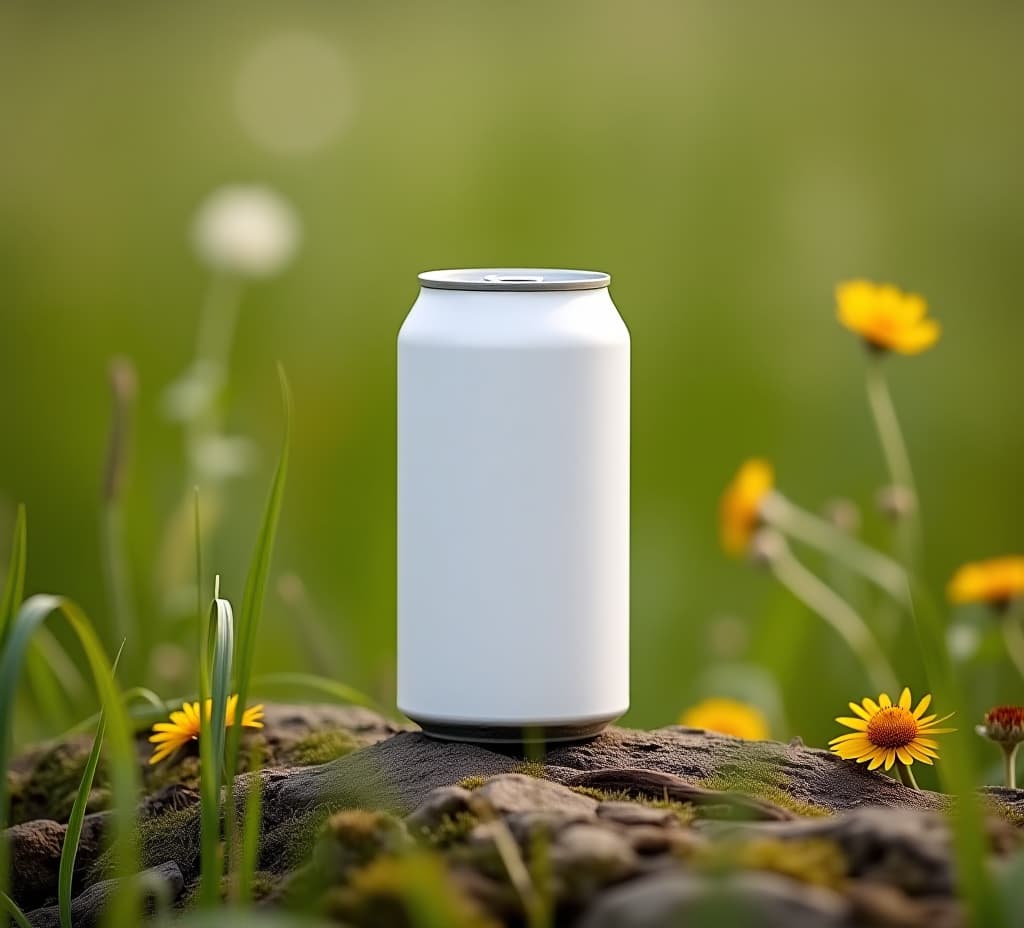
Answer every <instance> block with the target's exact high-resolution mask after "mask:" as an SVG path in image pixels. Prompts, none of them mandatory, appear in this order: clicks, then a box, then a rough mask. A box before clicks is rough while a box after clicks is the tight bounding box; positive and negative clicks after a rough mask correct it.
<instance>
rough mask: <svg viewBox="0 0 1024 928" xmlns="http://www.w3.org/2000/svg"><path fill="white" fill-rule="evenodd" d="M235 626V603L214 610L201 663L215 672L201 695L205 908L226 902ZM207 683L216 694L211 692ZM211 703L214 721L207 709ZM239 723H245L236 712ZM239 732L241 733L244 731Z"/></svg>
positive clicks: (213, 606) (202, 683)
mask: <svg viewBox="0 0 1024 928" xmlns="http://www.w3.org/2000/svg"><path fill="white" fill-rule="evenodd" d="M234 637H235V621H234V614H233V612H232V609H231V603H229V602H228V601H227V600H226V599H220V598H217V599H215V600H214V601H213V603H212V604H211V606H210V621H209V627H208V632H207V637H206V647H205V648H204V649H203V655H202V661H201V663H202V664H204V665H206V666H208V667H210V671H209V677H208V678H207V677H206V676H204V675H202V674H200V681H199V682H200V687H199V689H200V693H199V797H200V858H199V862H200V882H199V904H200V905H201V906H215V905H216V904H217V903H218V902H219V901H220V880H221V876H222V875H223V872H224V870H223V866H222V858H221V856H220V854H219V852H218V850H219V849H218V845H219V843H220V835H221V827H220V821H221V819H220V787H221V783H222V782H223V779H224V772H225V756H224V749H225V744H226V730H227V724H226V723H227V703H228V699H229V697H230V696H231V669H232V663H233V660H234ZM207 679H209V685H210V687H211V689H212V692H207V682H206V681H207ZM208 702H210V704H211V708H210V717H209V719H207V717H206V706H207V703H208ZM235 716H236V718H235V721H236V722H238V723H240V722H241V712H240V710H239V709H237V708H236V712H235ZM233 727H236V728H237V727H239V726H238V725H236V726H233Z"/></svg>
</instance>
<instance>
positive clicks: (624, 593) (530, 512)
mask: <svg viewBox="0 0 1024 928" xmlns="http://www.w3.org/2000/svg"><path fill="white" fill-rule="evenodd" d="M419 280H420V284H421V287H422V289H421V291H420V296H419V299H418V300H417V301H416V303H415V305H414V306H413V308H412V310H411V312H410V313H409V315H408V317H407V318H406V320H405V323H404V325H403V326H402V329H401V332H400V333H399V336H398V705H399V708H400V709H401V710H402V711H403V712H404V713H405V714H406V715H407V716H409V718H411V719H413V720H414V721H416V722H418V723H419V724H420V726H422V728H423V729H424V731H426V732H427V733H428V734H430V735H434V736H436V737H439V738H449V739H455V740H466V741H483V742H486V741H493V742H521V741H523V740H532V739H534V738H543V740H546V741H559V740H576V739H582V738H587V737H591V736H593V735H595V734H597V733H598V732H600V731H601V730H602V729H603V728H604V727H605V726H606V725H607V724H608V723H609V722H611V721H612V720H613V719H615V718H617V717H618V716H620V715H621V714H622V713H623V712H625V711H626V709H627V708H628V705H629V332H628V331H627V329H626V326H625V324H624V323H623V321H622V318H621V317H620V316H619V314H618V311H617V310H616V308H615V305H614V304H613V303H612V301H611V298H610V297H609V295H608V283H609V280H610V278H609V277H608V275H607V274H601V273H596V272H593V271H568V270H548V269H540V268H526V269H520V268H516V269H505V268H495V269H491V268H488V269H479V270H459V271H431V272H429V273H425V274H421V275H420V277H419Z"/></svg>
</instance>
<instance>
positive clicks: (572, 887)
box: [550, 823, 638, 901]
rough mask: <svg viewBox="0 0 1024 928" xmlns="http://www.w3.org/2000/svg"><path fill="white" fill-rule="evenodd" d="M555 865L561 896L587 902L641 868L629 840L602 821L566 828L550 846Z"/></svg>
mask: <svg viewBox="0 0 1024 928" xmlns="http://www.w3.org/2000/svg"><path fill="white" fill-rule="evenodd" d="M550 862H551V868H552V870H553V872H554V875H555V879H556V880H557V881H558V883H559V884H560V886H559V888H558V892H557V894H558V896H559V898H560V899H567V900H571V901H584V900H586V899H588V898H590V897H591V896H592V895H593V894H594V893H595V892H596V891H597V890H598V889H600V888H601V887H603V886H606V885H608V884H609V883H618V882H620V881H622V880H624V879H626V878H627V877H629V876H632V875H633V874H634V873H635V872H636V870H637V867H638V861H637V856H636V854H635V852H634V851H633V848H632V847H630V845H629V842H628V841H626V840H625V839H624V838H622V837H621V836H620V835H619V834H618V833H617V832H615V831H613V830H612V829H610V828H608V827H605V826H602V825H599V824H596V823H595V824H586V823H577V824H573V825H569V826H568V827H566V828H563V829H562V830H561V831H560V832H558V835H557V836H556V838H555V841H554V844H553V846H552V847H551V849H550Z"/></svg>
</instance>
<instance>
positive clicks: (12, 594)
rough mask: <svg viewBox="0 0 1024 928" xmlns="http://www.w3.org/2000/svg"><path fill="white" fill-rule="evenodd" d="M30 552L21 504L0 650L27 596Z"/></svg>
mask: <svg viewBox="0 0 1024 928" xmlns="http://www.w3.org/2000/svg"><path fill="white" fill-rule="evenodd" d="M27 551H28V522H27V520H26V518H25V506H24V504H19V506H18V515H17V518H16V519H15V520H14V540H13V541H12V542H11V560H10V563H9V564H8V565H7V582H6V583H4V598H3V601H2V602H0V648H2V647H3V645H4V642H5V641H6V640H7V629H8V626H9V625H10V623H11V619H12V618H13V617H14V613H15V612H17V611H18V608H19V607H20V606H21V598H22V597H23V596H24V595H25V563H26V554H27Z"/></svg>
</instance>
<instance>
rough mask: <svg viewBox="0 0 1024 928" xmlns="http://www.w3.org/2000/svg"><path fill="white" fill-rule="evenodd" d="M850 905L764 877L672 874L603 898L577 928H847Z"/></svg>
mask: <svg viewBox="0 0 1024 928" xmlns="http://www.w3.org/2000/svg"><path fill="white" fill-rule="evenodd" d="M849 914H850V907H849V904H848V903H846V902H845V901H844V900H843V898H842V897H841V896H839V895H838V894H837V893H834V892H832V891H831V890H827V889H823V888H821V887H819V886H806V885H803V884H800V883H796V882H794V881H792V880H787V879H785V878H784V877H779V876H775V875H773V874H768V873H738V874H733V875H730V876H717V877H716V876H702V875H698V874H694V873H689V872H685V871H682V870H675V871H672V872H668V873H658V874H654V875H652V876H647V877H641V878H639V879H636V880H632V881H630V882H629V883H626V884H624V885H623V886H618V887H616V888H614V889H610V890H608V891H606V892H604V893H602V894H601V895H600V896H599V897H598V899H597V901H596V902H594V903H593V904H592V905H591V906H590V907H589V908H588V910H587V911H586V913H585V914H584V916H583V918H582V919H581V920H580V922H579V928H622V926H624V925H628V926H629V928H678V926H680V925H691V924H693V925H722V926H725V925H749V926H751V928H753V926H757V928H850V922H849V920H848V918H849Z"/></svg>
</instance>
